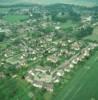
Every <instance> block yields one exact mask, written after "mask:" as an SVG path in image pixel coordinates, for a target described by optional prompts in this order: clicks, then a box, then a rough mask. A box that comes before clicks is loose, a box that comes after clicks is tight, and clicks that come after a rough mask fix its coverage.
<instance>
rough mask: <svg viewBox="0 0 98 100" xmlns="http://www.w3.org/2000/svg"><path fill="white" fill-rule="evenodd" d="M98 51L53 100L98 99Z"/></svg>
mask: <svg viewBox="0 0 98 100" xmlns="http://www.w3.org/2000/svg"><path fill="white" fill-rule="evenodd" d="M97 85H98V51H97V52H96V53H95V54H94V55H93V56H92V57H91V58H90V59H89V60H88V61H87V62H86V63H85V64H84V65H83V66H82V65H81V66H80V68H79V70H77V71H76V72H75V74H74V76H73V78H72V79H71V80H70V81H69V82H68V83H67V85H64V86H63V88H62V89H61V90H60V91H59V92H58V93H57V94H56V96H55V97H54V99H53V100H98V87H97Z"/></svg>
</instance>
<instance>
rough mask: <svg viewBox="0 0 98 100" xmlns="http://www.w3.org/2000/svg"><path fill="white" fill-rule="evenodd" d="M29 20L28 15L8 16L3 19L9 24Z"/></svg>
mask: <svg viewBox="0 0 98 100" xmlns="http://www.w3.org/2000/svg"><path fill="white" fill-rule="evenodd" d="M27 18H28V16H26V15H6V16H4V17H3V19H4V20H6V21H7V22H9V23H18V22H20V21H21V20H25V19H27Z"/></svg>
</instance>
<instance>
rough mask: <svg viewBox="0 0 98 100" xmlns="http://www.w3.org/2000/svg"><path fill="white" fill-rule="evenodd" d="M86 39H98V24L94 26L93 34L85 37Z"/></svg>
mask: <svg viewBox="0 0 98 100" xmlns="http://www.w3.org/2000/svg"><path fill="white" fill-rule="evenodd" d="M84 39H89V40H95V41H98V26H97V27H95V28H94V31H93V34H92V35H89V36H87V37H85V38H84Z"/></svg>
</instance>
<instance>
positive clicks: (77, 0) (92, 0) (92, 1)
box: [0, 0, 98, 6]
mask: <svg viewBox="0 0 98 100" xmlns="http://www.w3.org/2000/svg"><path fill="white" fill-rule="evenodd" d="M7 3H9V4H14V3H34V4H36V3H37V4H54V3H65V4H79V5H92V6H93V5H98V0H0V4H7Z"/></svg>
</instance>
